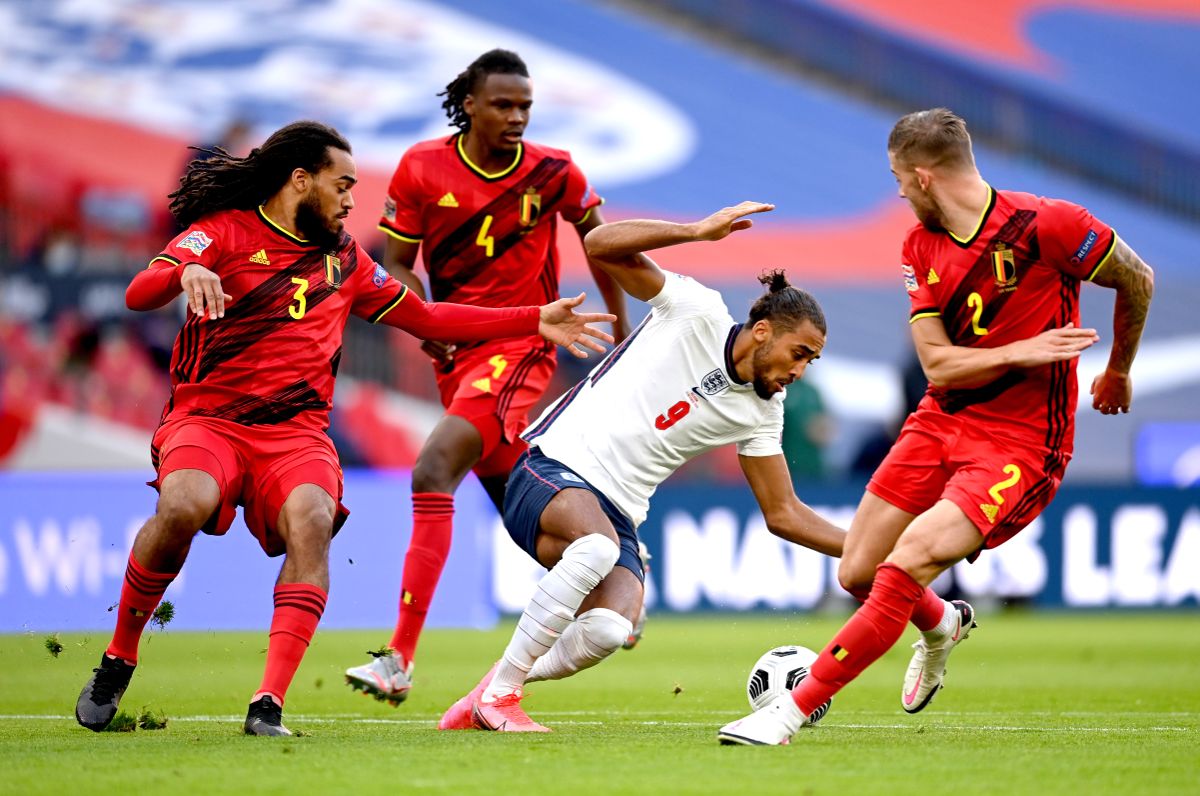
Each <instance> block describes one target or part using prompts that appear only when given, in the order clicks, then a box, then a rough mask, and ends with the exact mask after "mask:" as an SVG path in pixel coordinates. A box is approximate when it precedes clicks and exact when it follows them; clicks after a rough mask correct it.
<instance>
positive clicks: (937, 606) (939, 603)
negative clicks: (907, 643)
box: [846, 586, 946, 631]
mask: <svg viewBox="0 0 1200 796" xmlns="http://www.w3.org/2000/svg"><path fill="white" fill-rule="evenodd" d="M846 591H848V592H850V595H851V596H852V597H854V599H856V600H858V601H859V602H860V603H865V602H866V601H867V597H869V596H870V595H871V587H870V586H867V587H866V588H858V589H846ZM945 613H946V601H945V600H943V599H942V598H941V597H938V596H937V594H936V593H935V592H934V591H933V589H931V588H929V587H928V586H926V587H925V591H924V592H923V593H922V594H921V599H920V600H919V601H917V607H916V608H915V609H913V615H912V623H913V624H914V625H916V627H917V630H921V631H924V630H933V629H934V628H935V627H937V626H938V623H939V622H941V621H942V617H943V616H945Z"/></svg>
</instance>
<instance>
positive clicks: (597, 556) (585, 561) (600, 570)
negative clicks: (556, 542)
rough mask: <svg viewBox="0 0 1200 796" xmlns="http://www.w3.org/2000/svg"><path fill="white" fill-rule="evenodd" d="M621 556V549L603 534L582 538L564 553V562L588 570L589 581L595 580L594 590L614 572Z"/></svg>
mask: <svg viewBox="0 0 1200 796" xmlns="http://www.w3.org/2000/svg"><path fill="white" fill-rule="evenodd" d="M620 555H621V548H620V547H619V546H618V545H617V543H616V542H614V541H613V540H612V539H610V538H608V537H607V536H605V535H604V534H602V533H589V534H587V535H585V536H581V537H579V538H578V539H576V540H575V541H573V542H571V544H569V545H567V549H566V550H564V551H563V554H562V560H563V561H569V562H571V563H574V564H578V565H580V566H582V567H583V568H584V569H585V570H587V574H588V575H589V577H588V578H587V579H588V580H593V579H594V580H595V581H596V583H595V584H593V586H592V588H595V587H596V585H598V584H599V583H600V581H602V580H604V578H605V577H606V576H607V575H608V573H610V572H612V569H613V567H615V566H616V565H617V559H618V558H619V557H620Z"/></svg>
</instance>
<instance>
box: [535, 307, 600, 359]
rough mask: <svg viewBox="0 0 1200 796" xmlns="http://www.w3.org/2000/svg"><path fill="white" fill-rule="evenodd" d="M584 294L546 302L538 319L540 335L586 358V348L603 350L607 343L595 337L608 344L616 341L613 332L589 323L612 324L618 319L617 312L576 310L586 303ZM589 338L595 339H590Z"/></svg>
mask: <svg viewBox="0 0 1200 796" xmlns="http://www.w3.org/2000/svg"><path fill="white" fill-rule="evenodd" d="M584 295H585V294H583V293H580V294H579V295H578V296H576V297H575V298H560V299H559V300H558V301H556V302H554V303H553V304H543V305H542V307H541V313H542V314H541V319H540V320H539V322H538V334H540V335H541V336H542V337H544V338H546V339H547V340H549V341H550V342H552V343H557V344H558V345H560V346H562V347H563V348H565V349H567V350H568V351H570V352H571V353H572V354H574V355H575V356H577V357H579V358H580V359H585V358H587V352H586V351H584V350H583V348H590V349H592V350H593V351H598V352H600V353H604V346H602V345H600V344H599V343H597V342H596V340H603V341H604V342H606V343H612V341H613V336H612V335H611V334H609V333H608V332H602V331H600V330H599V329H597V328H595V327H594V326H589V325H588V324H592V323H612V322H613V321H615V320H616V319H617V316H616V315H609V314H608V313H607V312H575V308H576V307H578V306H579V305H580V304H582V303H583V299H584ZM590 337H594V338H596V340H590V339H588V338H590ZM580 346H582V347H583V348H580Z"/></svg>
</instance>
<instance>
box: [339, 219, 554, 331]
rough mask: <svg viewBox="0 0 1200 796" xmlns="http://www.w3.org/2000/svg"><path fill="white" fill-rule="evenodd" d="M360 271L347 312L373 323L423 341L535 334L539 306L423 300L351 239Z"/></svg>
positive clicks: (356, 274)
mask: <svg viewBox="0 0 1200 796" xmlns="http://www.w3.org/2000/svg"><path fill="white" fill-rule="evenodd" d="M354 245H355V246H356V247H357V249H358V252H357V257H358V258H359V262H361V263H363V266H364V267H361V268H358V269H356V270H355V281H354V283H353V284H354V290H355V294H354V303H353V304H352V305H351V312H353V313H354V314H355V315H357V316H359V317H360V318H366V319H367V320H368V321H370V322H371V323H384V324H387V325H388V326H394V327H395V328H397V329H402V330H404V331H406V332H408V333H409V334H411V335H414V336H416V337H419V338H421V339H422V340H444V341H446V342H447V343H469V342H474V341H475V340H492V339H497V338H502V337H527V336H529V335H535V334H537V333H538V325H539V323H540V321H541V310H540V308H539V307H498V308H492V307H472V306H468V305H465V304H450V303H445V302H440V303H433V302H424V301H422V300H421V299H420V298H419V297H418V296H417V295H416V294H414V293H412V292H411V291H410V290H409V289H408V288H407V287H406V286H405V285H403V284H401V283H400V282H399V281H397V280H396V279H394V278H393V277H392V275H391V274H389V273H388V272H387V271H386V270H385V269H384V268H383V266H381V265H379V264H378V263H376V262H375V261H374V260H372V259H371V256H370V255H369V254H367V252H366V250H365V249H363V247H362V246H361V245H360V244H359V243H358V242H357V241H355V243H354Z"/></svg>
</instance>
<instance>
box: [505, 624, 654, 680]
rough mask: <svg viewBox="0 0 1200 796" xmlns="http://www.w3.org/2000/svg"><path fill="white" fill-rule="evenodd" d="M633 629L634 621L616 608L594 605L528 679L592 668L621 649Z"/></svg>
mask: <svg viewBox="0 0 1200 796" xmlns="http://www.w3.org/2000/svg"><path fill="white" fill-rule="evenodd" d="M632 632H633V623H632V622H630V621H629V620H628V619H626V618H625V617H623V616H621V615H620V614H619V613H617V612H616V611H610V610H609V609H607V608H593V609H592V610H590V611H588V612H587V613H583V614H580V615H579V618H578V619H576V620H575V621H574V622H572V623H571V625H570V627H568V628H567V629H566V630H564V631H563V634H562V637H561V638H560V639H559V640H558V643H557V644H555V645H554V646H553V647H551V648H550V651H549V652H547V653H546V654H545V655H543V656H542V657H540V658H538V659H537V662H536V663H534V664H533V668H532V669H530V670H529V676H528V677H527V678H526V680H527V681H528V682H534V681H537V680H561V679H563V678H564V677H570V676H571V675H573V674H575V673H576V672H579V671H583V670H584V669H588V668H591V667H592V666H595V665H596V664H597V663H599V662H600V661H602V660H604V659H605V658H607V657H608V656H609V655H612V654H613V653H614V652H616V651H617V650H618V649H620V648H621V645H622V644H623V643H624V642H625V639H627V638H629V634H630V633H632Z"/></svg>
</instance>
